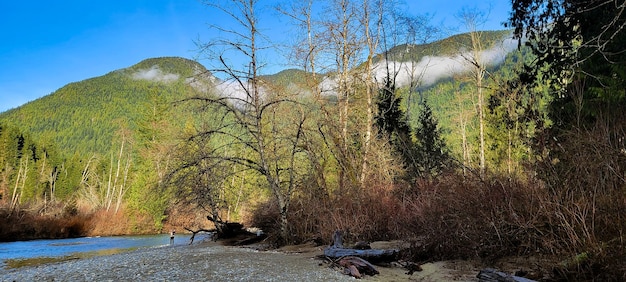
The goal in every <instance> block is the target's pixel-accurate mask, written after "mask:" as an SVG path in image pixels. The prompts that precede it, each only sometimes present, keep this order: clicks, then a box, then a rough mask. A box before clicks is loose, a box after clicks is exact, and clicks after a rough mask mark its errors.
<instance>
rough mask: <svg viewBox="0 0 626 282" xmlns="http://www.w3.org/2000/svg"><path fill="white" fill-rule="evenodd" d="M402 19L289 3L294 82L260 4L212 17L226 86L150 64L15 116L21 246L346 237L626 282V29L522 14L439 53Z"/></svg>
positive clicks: (11, 197) (13, 191)
mask: <svg viewBox="0 0 626 282" xmlns="http://www.w3.org/2000/svg"><path fill="white" fill-rule="evenodd" d="M386 2H388V1H385V3H383V1H363V2H358V1H325V2H323V3H322V4H319V3H318V2H316V1H315V2H297V3H296V2H294V3H291V4H293V5H285V6H281V7H280V8H279V9H278V10H279V11H280V13H281V14H283V15H285V16H287V18H289V19H291V20H293V21H294V26H297V27H299V28H301V29H300V30H299V31H298V32H297V34H299V35H302V36H296V37H294V40H296V41H297V42H296V43H295V44H294V47H293V49H291V50H290V51H289V52H290V54H289V57H290V58H292V60H293V62H292V64H294V65H300V66H303V67H302V69H299V70H295V69H292V70H286V71H283V72H280V73H277V74H274V75H261V74H262V73H263V66H264V64H265V63H267V62H265V61H264V60H263V59H262V58H264V57H265V56H266V55H267V53H264V52H266V50H273V51H274V52H278V50H274V49H272V47H273V46H275V44H274V43H275V42H271V41H269V40H268V38H267V37H265V36H263V34H261V33H260V30H261V29H259V28H258V25H259V24H261V22H259V19H258V18H257V14H256V13H257V9H256V8H257V6H258V3H257V1H237V0H234V1H223V2H219V3H218V4H216V3H213V2H207V5H208V6H209V8H211V9H214V10H215V11H216V12H224V13H226V15H227V16H229V17H232V18H231V20H232V23H231V22H228V20H225V21H224V23H223V26H216V28H218V29H221V30H222V31H227V33H228V34H233V35H239V37H236V38H215V39H213V40H209V41H208V42H201V43H199V47H200V49H201V50H202V52H203V53H202V55H203V57H204V58H206V62H207V67H206V68H205V67H204V66H202V65H200V64H198V63H197V62H194V61H191V60H186V59H182V58H156V59H148V60H146V61H143V62H141V63H139V64H137V65H135V66H132V67H130V68H128V69H123V70H118V71H115V72H112V73H109V74H107V75H105V76H102V77H99V78H94V79H90V80H87V81H83V82H78V83H72V84H70V85H68V86H66V87H64V88H62V89H59V90H58V91H57V92H55V93H53V94H51V95H49V96H47V97H45V98H42V99H40V100H37V101H33V102H31V103H29V104H27V105H24V106H22V107H20V108H17V109H13V110H10V111H8V112H5V113H2V114H1V115H0V148H2V152H3V154H2V155H0V165H2V169H1V170H0V197H1V198H0V205H1V206H2V209H1V210H0V211H1V212H2V213H3V214H2V216H1V217H0V218H1V219H0V230H2V231H0V233H2V232H8V231H7V230H21V231H11V232H14V233H10V234H13V235H10V236H9V238H15V239H17V238H19V239H30V238H35V237H37V236H40V237H51V238H55V237H58V236H81V235H83V236H84V235H118V234H132V233H150V232H161V231H163V230H165V231H168V230H170V229H179V230H182V228H183V227H187V228H192V229H200V228H206V229H210V228H214V227H215V228H217V229H219V223H226V222H233V221H238V222H243V223H245V224H246V225H247V226H255V227H260V228H261V229H263V230H264V231H265V232H267V233H268V239H267V241H268V242H271V243H274V244H277V245H281V244H294V243H301V242H306V241H315V242H318V243H320V244H326V243H330V242H329V240H330V239H331V238H332V234H333V232H334V231H335V230H344V231H346V233H345V238H346V240H348V241H350V240H352V241H361V240H392V239H402V240H407V241H409V242H411V243H412V248H411V249H410V250H409V251H408V252H407V253H406V254H405V256H406V258H408V259H412V260H416V261H427V260H436V259H467V258H479V259H482V260H484V261H486V262H493V261H496V260H497V259H499V258H502V257H506V256H542V257H549V258H550V259H551V260H552V261H553V262H554V264H553V265H551V266H549V267H545V269H543V271H544V274H545V275H546V276H550V277H552V278H557V279H559V278H563V279H568V278H572V277H578V278H580V277H585V278H588V279H619V278H620V277H622V276H621V275H623V273H626V265H624V264H623V261H622V259H621V258H622V257H623V256H624V251H623V250H624V248H623V240H622V237H623V236H622V233H623V231H624V230H625V228H626V214H625V211H626V200H625V198H624V197H625V196H624V189H625V188H626V187H625V186H626V181H625V179H626V174H625V167H626V141H625V140H626V114H625V113H626V111H625V110H624V108H625V107H626V93H625V92H624V89H625V88H624V73H625V72H624V69H623V68H624V67H623V66H624V65H625V64H623V63H624V55H623V54H622V53H620V52H619V51H620V49H619V48H620V46H623V45H620V44H621V43H623V41H624V39H625V38H626V35H625V34H624V32H623V30H622V28H621V26H620V25H619V24H616V23H620V22H623V20H624V19H623V16H622V15H621V14H620V13H618V12H615V9H613V8H611V7H609V6H607V5H608V4H606V3H604V2H602V3H600V1H590V2H589V3H586V4H585V5H590V6H588V7H585V8H584V9H582V8H580V7H577V6H576V5H578V4H576V3H570V1H564V2H565V3H567V4H568V6H567V8H563V9H560V8H554V7H561V5H555V6H554V7H553V6H550V5H548V6H542V7H543V8H542V9H543V10H545V11H546V13H545V14H542V13H540V12H537V13H536V14H534V13H530V12H528V11H537V9H530V8H529V7H527V6H525V5H540V3H543V2H542V1H523V2H524V3H520V4H519V5H514V11H513V12H514V13H513V14H512V18H511V21H510V23H509V24H510V27H511V28H512V30H505V31H480V30H479V23H480V21H481V18H480V17H481V16H482V15H483V14H482V13H481V12H480V11H470V10H465V11H462V13H460V18H461V19H462V20H463V23H464V24H465V25H466V26H467V29H468V30H469V32H468V33H464V34H459V35H455V36H452V37H448V38H444V39H440V40H436V39H439V38H436V37H435V38H433V37H432V36H433V35H434V34H437V33H436V31H437V29H436V28H435V27H433V26H431V25H430V24H428V19H427V18H422V17H414V16H408V15H404V14H402V13H399V12H398V6H394V5H392V4H393V3H386ZM548 2H551V1H548ZM603 3H604V4H603ZM309 4H310V5H309ZM316 5H321V6H316ZM553 8H554V9H556V10H554V11H551V10H550V9H553ZM619 8H620V9H622V10H623V9H624V7H623V5H622V6H620V7H619ZM542 9H539V10H540V11H543V10H542ZM320 10H323V11H324V13H323V14H319V13H318V11H320ZM618 10H619V9H618ZM232 11H237V12H232ZM548 11H551V12H553V13H548ZM239 13H241V14H239ZM598 15H602V16H601V17H599V16H598ZM590 18H593V19H599V18H601V19H606V20H607V22H606V24H605V25H597V24H593V25H590V24H589V21H587V20H588V19H590ZM542 24H543V25H542ZM226 27H228V28H229V29H228V30H225V28H226ZM600 27H602V28H601V29H598V28H600ZM511 33H513V35H514V36H515V37H516V38H518V39H520V40H522V41H521V42H520V46H519V48H517V49H515V48H508V49H507V46H509V47H510V46H511V44H512V43H513V44H516V43H518V42H517V41H512V40H510V38H509V37H510V35H511ZM555 46H556V47H555ZM233 47H235V48H233ZM494 54H499V55H497V56H496V55H494ZM494 56H495V57H494ZM229 58H238V59H239V60H244V61H245V62H246V63H245V64H243V65H245V66H246V67H245V68H244V69H242V68H240V67H239V64H232V63H231V62H232V61H231V60H230V59H229ZM418 62H419V63H418ZM420 64H424V65H425V66H435V65H436V66H441V65H442V64H448V68H444V70H443V71H440V70H441V68H428V67H426V68H424V67H420ZM51 106H53V108H54V110H52V111H51V110H50V107H51ZM94 109H99V110H94ZM207 216H208V218H209V219H210V220H206V219H207ZM213 223H218V225H216V226H214V225H213ZM33 226H41V230H40V229H37V230H35V229H33V228H34V227H33ZM5 227H6V228H5ZM59 227H60V228H59ZM44 230H47V231H44ZM31 231H33V232H31ZM15 232H17V233H15ZM46 232H47V233H46ZM3 234H4V233H3ZM27 234H29V235H27ZM30 234H36V235H30ZM3 236H4V235H3ZM28 236H34V237H28ZM546 269H548V270H546ZM622 278H623V277H622Z"/></svg>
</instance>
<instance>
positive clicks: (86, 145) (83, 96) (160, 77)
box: [0, 57, 211, 156]
mask: <svg viewBox="0 0 626 282" xmlns="http://www.w3.org/2000/svg"><path fill="white" fill-rule="evenodd" d="M207 74H208V71H207V70H206V69H205V68H204V67H203V66H202V65H200V64H198V63H196V62H194V61H191V60H188V59H184V58H178V57H166V58H152V59H147V60H144V61H142V62H140V63H138V64H136V65H134V66H131V67H129V68H125V69H120V70H116V71H112V72H110V73H108V74H106V75H103V76H100V77H95V78H91V79H87V80H84V81H80V82H74V83H70V84H68V85H66V86H64V87H62V88H60V89H59V90H57V91H55V92H53V93H52V94H50V95H47V96H45V97H42V98H40V99H37V100H34V101H32V102H29V103H27V104H25V105H23V106H20V107H18V108H15V109H12V110H9V111H7V112H4V113H2V114H0V123H5V124H8V125H12V126H15V127H18V128H20V129H21V130H23V131H25V132H28V133H29V134H31V135H32V136H34V137H35V138H37V139H39V140H46V141H47V142H50V143H54V144H56V145H57V146H58V147H59V149H60V150H61V151H64V152H76V153H79V154H80V155H83V156H85V155H91V154H94V153H100V154H103V153H106V152H108V151H109V150H110V149H111V144H112V140H113V137H114V135H115V134H116V132H119V131H120V130H122V129H129V130H137V129H138V128H139V127H140V126H141V125H142V122H146V121H147V120H148V119H149V118H150V115H154V114H157V113H155V112H154V111H155V109H156V108H159V111H160V113H158V114H160V115H164V114H165V113H164V112H165V111H168V109H169V108H170V107H171V105H172V103H173V102H175V101H177V100H181V99H183V98H185V97H187V96H188V95H192V94H195V93H197V91H198V90H199V87H198V85H201V84H203V83H204V84H210V83H211V81H210V79H209V76H210V75H208V76H207ZM181 115H182V113H181V112H180V111H171V112H170V113H169V114H166V115H164V116H163V117H162V118H165V119H169V121H168V122H171V123H174V124H178V125H181V124H180V123H181V121H182V119H180V116H181Z"/></svg>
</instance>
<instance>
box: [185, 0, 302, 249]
mask: <svg viewBox="0 0 626 282" xmlns="http://www.w3.org/2000/svg"><path fill="white" fill-rule="evenodd" d="M204 3H205V4H206V5H207V6H209V7H210V8H212V9H213V10H214V11H217V12H220V13H222V14H224V15H226V16H227V17H228V18H229V19H230V20H231V21H232V23H234V24H235V25H229V24H230V23H226V22H224V23H223V24H221V25H213V26H211V27H212V28H214V29H216V30H219V31H221V32H222V33H223V34H227V35H228V37H225V38H217V39H215V40H212V41H209V42H204V43H200V44H199V45H200V47H201V50H202V51H203V53H204V54H206V55H208V56H207V58H208V59H210V61H211V63H212V64H213V66H212V67H211V68H210V71H212V72H213V73H216V74H221V75H223V76H224V77H225V78H224V80H223V81H222V82H221V85H220V87H221V89H228V90H225V91H222V93H212V94H217V95H212V94H209V95H205V96H197V97H193V98H191V99H189V100H195V101H202V102H204V103H205V105H207V108H206V109H210V110H211V111H215V112H216V113H219V114H220V115H221V117H220V118H219V119H217V120H215V121H211V122H212V124H210V125H207V128H205V129H203V130H201V131H200V132H199V133H198V134H196V135H195V136H192V137H191V138H190V140H197V139H198V138H202V139H204V140H205V142H211V143H212V145H213V147H212V148H211V150H210V151H209V152H208V153H207V154H205V155H204V156H203V157H202V158H201V159H202V160H210V162H209V164H210V168H212V169H213V167H214V166H216V165H220V166H222V165H225V164H230V165H238V166H240V167H243V168H245V169H246V170H248V171H253V172H255V173H257V174H258V175H259V176H261V177H262V178H263V179H264V182H265V183H264V184H265V185H264V186H265V187H267V188H268V189H269V191H270V192H271V194H272V195H273V197H274V199H275V200H276V202H277V203H278V205H277V206H278V209H279V210H278V212H279V214H280V228H281V235H282V237H283V239H284V240H289V236H290V232H289V223H288V214H289V206H290V201H291V198H292V194H293V192H294V190H295V189H296V184H297V175H298V171H297V167H296V165H295V162H296V158H297V156H298V155H299V154H302V150H301V148H300V146H299V145H300V143H301V138H302V135H303V124H304V121H305V120H306V110H305V107H303V106H302V105H301V104H300V103H298V102H297V100H296V99H295V98H294V97H292V96H289V95H285V94H284V93H273V92H272V91H271V90H272V89H270V88H269V87H264V86H263V82H262V81H261V80H260V79H259V76H260V69H261V68H262V63H261V61H260V60H259V53H260V51H261V50H265V49H266V48H268V47H267V46H268V45H264V43H266V42H264V40H265V39H264V38H263V36H262V35H261V34H260V32H259V27H258V24H259V20H258V18H257V8H258V6H259V1H258V0H229V1H205V2H204ZM227 55H232V56H238V57H240V58H245V60H246V64H245V65H246V67H245V69H242V68H240V67H237V66H235V65H234V64H233V63H231V62H229V61H228V57H227ZM287 104H288V105H287ZM287 108H289V111H286V109H287ZM280 113H286V116H285V115H281V114H280ZM230 148H240V150H242V152H236V151H233V150H230Z"/></svg>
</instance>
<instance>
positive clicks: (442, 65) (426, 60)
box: [372, 38, 517, 87]
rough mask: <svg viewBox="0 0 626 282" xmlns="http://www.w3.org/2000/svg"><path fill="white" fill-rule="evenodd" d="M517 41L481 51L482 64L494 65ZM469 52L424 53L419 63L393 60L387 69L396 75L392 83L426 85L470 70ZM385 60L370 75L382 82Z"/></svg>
mask: <svg viewBox="0 0 626 282" xmlns="http://www.w3.org/2000/svg"><path fill="white" fill-rule="evenodd" d="M516 46H517V43H516V41H515V40H513V39H512V38H507V39H504V40H503V41H502V42H501V43H500V44H497V45H496V46H494V47H493V48H491V49H487V50H483V51H482V52H481V53H480V54H479V57H480V59H481V61H482V62H483V64H485V65H488V66H494V65H497V64H500V63H502V61H504V59H505V57H506V55H507V54H508V53H509V52H511V51H512V50H514V49H515V48H516ZM472 59H473V55H472V54H471V52H469V51H466V52H463V53H460V54H458V55H455V56H450V57H444V56H425V57H423V58H422V59H421V60H420V61H419V62H402V63H401V62H395V61H390V62H389V64H388V67H389V71H390V72H391V73H392V74H396V75H397V77H396V86H399V87H402V86H407V85H409V83H410V82H411V80H414V81H418V84H419V85H420V86H422V87H424V86H430V85H432V84H434V83H436V82H437V81H439V80H440V79H444V78H449V77H452V76H454V75H458V74H463V73H466V72H468V71H470V70H471V69H472V64H471V62H470V61H471V60H472ZM386 63H387V62H386V61H381V62H379V63H378V64H376V65H375V66H374V68H373V70H372V71H373V72H374V77H375V78H376V80H377V81H379V82H382V81H383V79H384V78H385V77H386V74H387V66H386Z"/></svg>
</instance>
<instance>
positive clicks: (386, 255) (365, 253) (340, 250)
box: [324, 231, 399, 263]
mask: <svg viewBox="0 0 626 282" xmlns="http://www.w3.org/2000/svg"><path fill="white" fill-rule="evenodd" d="M361 247H362V246H361ZM398 253H399V250H397V249H388V250H379V249H350V248H344V247H343V238H342V234H341V232H340V231H335V234H333V245H332V246H330V247H328V248H326V249H324V255H325V256H327V257H329V258H333V259H337V258H341V257H347V256H353V257H360V258H362V259H365V260H367V261H369V262H372V263H379V262H391V261H394V260H396V257H397V256H398Z"/></svg>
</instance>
